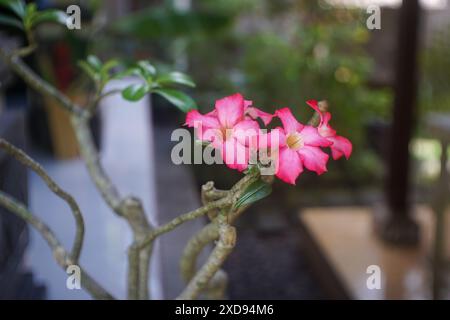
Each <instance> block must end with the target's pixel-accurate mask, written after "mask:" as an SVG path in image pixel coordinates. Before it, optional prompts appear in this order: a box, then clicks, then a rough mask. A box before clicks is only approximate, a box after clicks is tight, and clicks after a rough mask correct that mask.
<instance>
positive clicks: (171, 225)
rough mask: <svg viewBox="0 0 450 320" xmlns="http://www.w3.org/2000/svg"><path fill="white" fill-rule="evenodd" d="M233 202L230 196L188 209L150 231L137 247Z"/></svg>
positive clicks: (141, 246)
mask: <svg viewBox="0 0 450 320" xmlns="http://www.w3.org/2000/svg"><path fill="white" fill-rule="evenodd" d="M232 204H233V202H232V199H231V198H228V197H227V198H223V199H220V200H217V201H214V202H211V203H209V204H207V205H205V206H203V207H201V208H198V209H196V210H193V211H190V212H188V213H185V214H183V215H181V216H178V217H176V218H175V219H173V220H171V221H170V222H168V223H166V224H165V225H162V226H160V227H157V228H155V229H154V230H153V231H151V232H150V233H149V234H148V235H147V236H146V237H145V238H144V240H143V241H142V242H141V243H140V244H139V248H141V249H142V248H145V247H146V246H147V245H149V244H151V243H152V242H153V240H155V239H156V238H157V237H158V236H160V235H162V234H164V233H167V232H169V231H172V230H173V229H175V228H176V227H178V226H179V225H181V224H182V223H184V222H187V221H190V220H194V219H196V218H199V217H201V216H204V215H206V214H207V213H208V212H209V211H211V210H212V209H215V208H224V207H227V206H231V205H232Z"/></svg>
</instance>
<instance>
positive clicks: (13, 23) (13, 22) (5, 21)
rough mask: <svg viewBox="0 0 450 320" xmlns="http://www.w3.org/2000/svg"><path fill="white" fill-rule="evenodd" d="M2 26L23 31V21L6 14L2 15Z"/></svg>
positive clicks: (0, 16) (0, 15)
mask: <svg viewBox="0 0 450 320" xmlns="http://www.w3.org/2000/svg"><path fill="white" fill-rule="evenodd" d="M0 25H4V26H9V27H14V28H18V29H21V30H23V25H22V21H20V20H18V19H15V18H13V17H10V16H7V15H4V14H0Z"/></svg>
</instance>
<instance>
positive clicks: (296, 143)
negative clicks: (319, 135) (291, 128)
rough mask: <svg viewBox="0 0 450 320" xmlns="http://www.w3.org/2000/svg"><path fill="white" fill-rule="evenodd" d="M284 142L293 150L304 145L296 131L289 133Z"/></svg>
mask: <svg viewBox="0 0 450 320" xmlns="http://www.w3.org/2000/svg"><path fill="white" fill-rule="evenodd" d="M286 144H287V146H288V147H289V148H290V149H293V150H298V149H300V148H302V147H303V146H304V145H305V143H304V142H303V138H302V136H301V135H300V134H299V133H297V132H295V133H291V134H290V135H289V136H288V137H287V139H286Z"/></svg>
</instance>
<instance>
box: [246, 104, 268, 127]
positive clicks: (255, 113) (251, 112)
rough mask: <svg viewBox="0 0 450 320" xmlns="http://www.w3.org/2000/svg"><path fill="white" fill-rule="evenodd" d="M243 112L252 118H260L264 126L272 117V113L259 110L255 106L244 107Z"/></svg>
mask: <svg viewBox="0 0 450 320" xmlns="http://www.w3.org/2000/svg"><path fill="white" fill-rule="evenodd" d="M245 114H246V115H248V116H249V117H250V118H252V119H257V118H260V119H261V120H262V121H263V122H264V124H265V125H266V126H267V125H268V124H269V123H270V122H271V121H272V118H273V114H270V113H267V112H264V111H261V110H259V109H258V108H255V107H248V108H247V109H245Z"/></svg>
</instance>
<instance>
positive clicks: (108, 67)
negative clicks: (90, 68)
mask: <svg viewBox="0 0 450 320" xmlns="http://www.w3.org/2000/svg"><path fill="white" fill-rule="evenodd" d="M119 64H120V62H119V60H117V59H112V60H108V61H106V62H105V64H104V65H103V67H102V71H103V72H109V71H110V70H111V69H112V68H115V67H117V66H118V65H119Z"/></svg>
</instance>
